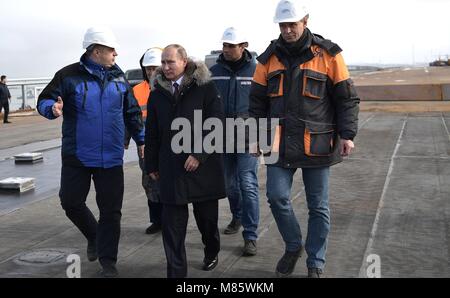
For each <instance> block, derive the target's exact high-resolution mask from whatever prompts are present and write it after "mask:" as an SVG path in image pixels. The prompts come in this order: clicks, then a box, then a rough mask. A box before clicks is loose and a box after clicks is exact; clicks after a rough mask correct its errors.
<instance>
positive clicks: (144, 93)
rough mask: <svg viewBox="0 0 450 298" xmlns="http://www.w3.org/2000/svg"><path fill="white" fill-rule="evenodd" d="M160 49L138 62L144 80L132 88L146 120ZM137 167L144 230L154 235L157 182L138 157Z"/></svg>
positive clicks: (158, 210) (158, 206) (158, 216)
mask: <svg viewBox="0 0 450 298" xmlns="http://www.w3.org/2000/svg"><path fill="white" fill-rule="evenodd" d="M161 54H162V49H160V48H150V49H148V50H147V51H146V52H145V53H144V55H143V56H142V58H141V60H140V61H139V62H140V65H141V68H142V73H143V76H144V80H143V81H142V82H141V83H139V84H138V85H136V86H134V87H133V93H134V96H135V97H136V99H137V101H138V103H139V106H140V107H141V110H142V118H143V120H144V121H146V118H147V102H148V98H149V96H150V91H151V84H150V80H151V78H152V76H153V74H154V72H155V70H156V68H158V67H159V66H160V65H161ZM129 142H130V138H129V137H128V136H127V137H126V139H125V148H126V149H128V145H129ZM139 166H140V168H141V170H142V186H143V187H144V190H145V193H146V195H147V200H148V208H149V213H150V223H151V225H150V226H149V227H148V228H147V229H146V230H145V233H146V234H155V233H158V232H159V231H161V207H162V205H161V204H160V200H159V182H158V181H154V180H152V179H150V177H149V176H148V175H145V174H144V159H142V158H141V157H139Z"/></svg>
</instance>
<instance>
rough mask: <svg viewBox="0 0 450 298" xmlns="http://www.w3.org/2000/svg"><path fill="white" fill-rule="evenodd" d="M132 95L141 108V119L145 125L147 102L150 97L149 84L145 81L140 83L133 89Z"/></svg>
mask: <svg viewBox="0 0 450 298" xmlns="http://www.w3.org/2000/svg"><path fill="white" fill-rule="evenodd" d="M133 93H134V97H136V99H137V101H138V103H139V106H140V107H141V111H142V119H143V120H144V123H145V120H146V119H147V102H148V98H149V96H150V84H149V83H148V81H146V80H144V81H142V82H141V83H139V84H137V85H136V86H134V87H133Z"/></svg>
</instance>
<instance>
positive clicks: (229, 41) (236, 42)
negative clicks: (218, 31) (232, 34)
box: [222, 39, 248, 45]
mask: <svg viewBox="0 0 450 298" xmlns="http://www.w3.org/2000/svg"><path fill="white" fill-rule="evenodd" d="M247 42H248V41H246V40H238V41H235V40H226V39H222V43H229V44H234V45H238V44H241V43H247Z"/></svg>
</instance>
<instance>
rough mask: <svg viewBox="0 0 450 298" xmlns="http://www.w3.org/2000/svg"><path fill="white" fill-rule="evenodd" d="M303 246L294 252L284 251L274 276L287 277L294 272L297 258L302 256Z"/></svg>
mask: <svg viewBox="0 0 450 298" xmlns="http://www.w3.org/2000/svg"><path fill="white" fill-rule="evenodd" d="M302 252H303V245H302V246H301V247H300V248H299V249H298V250H296V251H286V252H285V253H284V255H283V256H282V257H281V259H280V260H279V261H278V264H277V269H276V274H277V276H278V277H287V276H289V275H291V274H292V272H294V269H295V265H296V264H297V260H298V258H300V257H301V256H302Z"/></svg>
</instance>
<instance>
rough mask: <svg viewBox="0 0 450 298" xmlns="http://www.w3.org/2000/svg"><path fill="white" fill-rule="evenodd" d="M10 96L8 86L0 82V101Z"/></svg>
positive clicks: (4, 100)
mask: <svg viewBox="0 0 450 298" xmlns="http://www.w3.org/2000/svg"><path fill="white" fill-rule="evenodd" d="M10 98H11V94H10V93H9V89H8V86H6V84H3V83H0V102H3V103H5V102H8V100H9V99H10Z"/></svg>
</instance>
